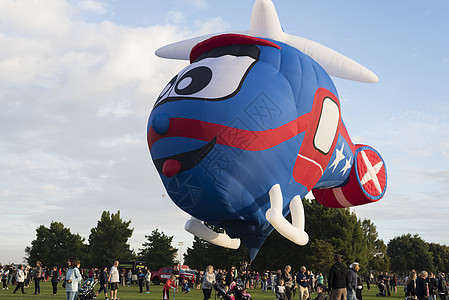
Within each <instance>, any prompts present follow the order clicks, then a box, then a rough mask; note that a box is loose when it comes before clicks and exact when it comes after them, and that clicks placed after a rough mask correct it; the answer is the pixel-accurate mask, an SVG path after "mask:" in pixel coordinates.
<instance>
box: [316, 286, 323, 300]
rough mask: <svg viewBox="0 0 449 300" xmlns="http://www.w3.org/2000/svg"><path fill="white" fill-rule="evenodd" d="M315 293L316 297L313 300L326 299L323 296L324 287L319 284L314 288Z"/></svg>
mask: <svg viewBox="0 0 449 300" xmlns="http://www.w3.org/2000/svg"><path fill="white" fill-rule="evenodd" d="M316 292H317V293H318V295H317V297H316V298H315V299H314V300H325V299H326V296H325V295H324V287H323V286H322V285H321V284H320V285H318V286H317V287H316Z"/></svg>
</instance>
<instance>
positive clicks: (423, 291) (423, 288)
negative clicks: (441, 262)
mask: <svg viewBox="0 0 449 300" xmlns="http://www.w3.org/2000/svg"><path fill="white" fill-rule="evenodd" d="M426 278H427V272H426V271H421V273H419V276H418V278H416V291H415V295H416V297H417V298H418V300H424V299H426V298H427V297H428V295H427V282H426Z"/></svg>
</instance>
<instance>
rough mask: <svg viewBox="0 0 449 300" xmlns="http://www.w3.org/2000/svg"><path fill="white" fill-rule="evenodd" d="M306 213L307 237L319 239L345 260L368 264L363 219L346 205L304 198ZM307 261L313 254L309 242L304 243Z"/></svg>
mask: <svg viewBox="0 0 449 300" xmlns="http://www.w3.org/2000/svg"><path fill="white" fill-rule="evenodd" d="M303 205H304V212H305V216H306V232H307V233H308V234H309V240H310V241H311V242H313V241H314V240H317V239H320V240H322V241H326V242H327V243H329V244H330V245H332V246H333V248H334V250H335V252H338V253H340V254H341V255H342V256H343V260H344V262H346V263H347V264H350V263H352V262H354V261H357V262H358V263H360V265H361V266H362V267H365V266H366V265H367V263H368V245H367V243H366V241H365V237H364V233H363V229H362V222H361V221H360V220H358V219H357V216H356V215H355V213H351V212H350V210H349V209H346V208H329V207H325V206H322V205H321V204H319V203H318V202H317V201H314V200H313V201H308V200H303ZM303 251H305V252H306V254H307V256H308V257H309V260H308V261H307V263H308V264H310V257H313V256H314V255H316V253H313V252H311V251H310V245H309V246H305V247H304V249H303Z"/></svg>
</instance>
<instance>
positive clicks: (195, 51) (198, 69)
mask: <svg viewBox="0 0 449 300" xmlns="http://www.w3.org/2000/svg"><path fill="white" fill-rule="evenodd" d="M156 54H157V55H158V56H161V57H165V58H171V59H189V60H190V64H189V65H188V66H187V67H186V68H184V69H183V70H182V71H181V72H179V73H178V74H177V75H176V76H174V77H173V79H172V80H170V82H169V83H168V84H167V86H166V87H165V88H164V89H163V90H162V92H161V94H160V95H159V97H158V98H157V100H156V103H155V104H154V107H153V110H152V112H151V115H150V118H149V122H148V128H147V132H148V135H147V138H148V145H149V148H150V152H151V156H152V159H153V162H154V164H155V166H156V168H157V170H158V172H159V174H160V176H161V179H162V182H163V184H164V186H165V188H166V190H167V192H168V194H169V196H170V198H171V199H172V200H173V201H174V203H175V204H176V205H177V206H178V207H180V208H181V209H182V210H184V211H185V212H187V213H188V214H190V215H191V216H192V219H191V220H189V221H187V223H186V230H188V231H189V232H191V233H193V234H194V235H196V236H198V237H200V238H202V239H205V240H207V241H209V242H212V243H214V244H217V245H221V246H224V247H228V248H233V249H236V248H238V247H239V245H240V240H242V241H243V242H244V243H245V245H246V246H247V248H248V250H249V253H250V257H251V259H254V257H255V256H256V255H257V252H258V251H259V249H260V247H261V246H262V244H263V242H264V240H265V239H266V237H267V236H268V235H269V234H270V233H271V232H272V230H273V229H276V230H277V231H278V232H279V233H281V234H282V235H283V236H285V237H286V238H287V239H289V240H291V241H293V242H295V243H297V244H299V245H305V244H306V243H307V242H308V235H307V233H306V232H305V231H304V222H305V216H304V209H303V206H302V202H301V199H302V198H303V197H304V196H305V195H306V194H307V193H308V192H309V191H312V192H313V194H314V196H315V198H316V200H317V201H318V202H319V203H321V204H322V205H325V206H328V207H350V206H355V205H361V204H366V203H371V202H375V201H377V200H379V199H380V198H382V197H383V195H384V194H385V191H386V182H387V174H386V167H385V163H384V161H383V160H382V157H381V156H380V154H379V153H378V152H377V151H376V150H374V149H373V148H371V147H369V146H366V145H357V144H353V143H352V141H351V139H350V138H349V135H348V132H347V130H346V127H345V125H344V123H343V120H342V117H341V107H340V101H339V98H338V94H337V91H336V89H335V86H334V84H333V82H332V80H331V78H330V77H329V75H332V76H336V77H340V78H345V79H349V80H356V81H361V82H376V81H377V77H376V75H374V74H373V73H372V72H371V71H369V70H368V69H366V68H364V67H363V66H361V65H359V64H358V63H356V62H354V61H353V60H351V59H349V58H347V57H345V56H343V55H341V54H339V53H337V52H335V51H333V50H331V49H329V48H327V47H325V46H322V45H320V44H318V43H315V42H313V41H310V40H307V39H304V38H300V37H296V36H292V35H289V34H287V33H284V32H283V30H282V29H281V25H280V22H279V19H278V17H277V14H276V10H275V8H274V5H273V3H272V2H271V1H270V0H256V2H255V4H254V7H253V12H252V16H251V24H250V29H249V31H245V32H240V33H235V32H226V33H221V34H211V35H207V36H201V37H197V38H193V39H189V40H186V41H181V42H178V43H174V44H171V45H168V46H165V47H162V48H160V49H159V50H158V51H157V52H156ZM289 213H291V216H292V222H291V223H290V222H288V221H287V220H286V219H285V216H286V215H287V214H289ZM201 221H205V222H207V223H209V224H212V225H215V226H218V227H220V228H223V229H224V230H225V233H215V232H213V231H211V230H210V229H208V228H207V227H206V226H205V225H204V224H203V223H202V222H201Z"/></svg>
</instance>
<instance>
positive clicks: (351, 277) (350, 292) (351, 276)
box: [347, 262, 360, 300]
mask: <svg viewBox="0 0 449 300" xmlns="http://www.w3.org/2000/svg"><path fill="white" fill-rule="evenodd" d="M349 268H350V269H349V270H348V287H347V299H348V300H357V295H356V291H357V286H358V283H357V278H358V276H357V272H358V271H359V270H360V266H359V263H356V262H355V263H353V264H352V265H351V266H350V267H349Z"/></svg>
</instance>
